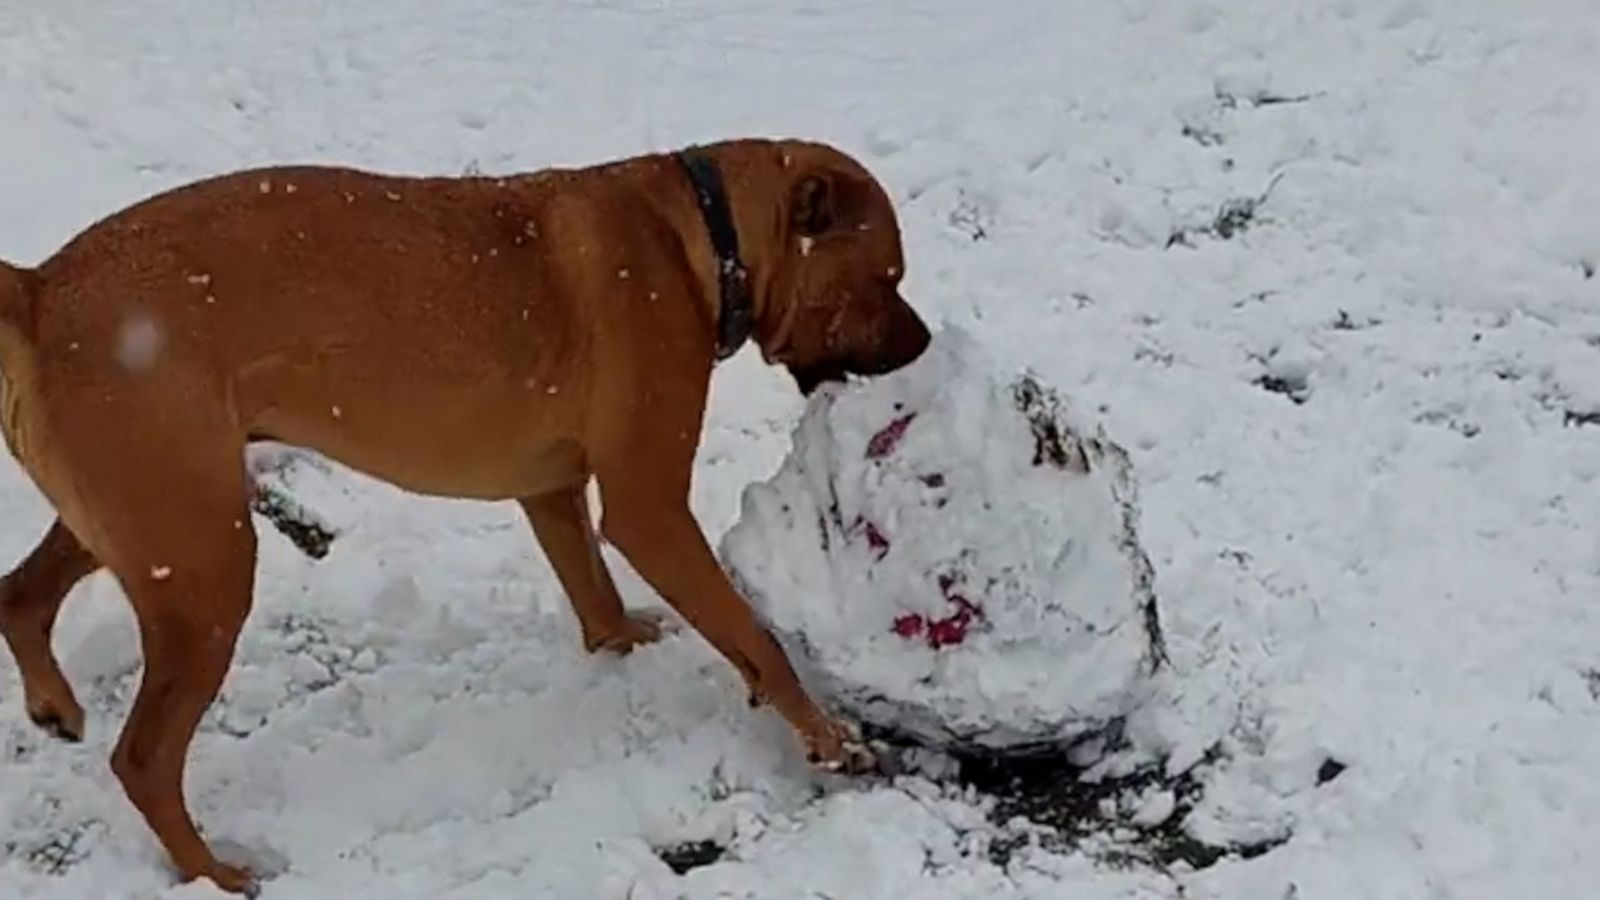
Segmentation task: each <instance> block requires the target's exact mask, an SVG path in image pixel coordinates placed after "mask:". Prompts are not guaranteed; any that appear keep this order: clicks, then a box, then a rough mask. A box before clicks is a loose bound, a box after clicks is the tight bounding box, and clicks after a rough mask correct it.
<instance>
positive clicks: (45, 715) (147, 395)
mask: <svg viewBox="0 0 1600 900" xmlns="http://www.w3.org/2000/svg"><path fill="white" fill-rule="evenodd" d="M707 152H708V153H709V154H710V155H711V156H712V158H713V159H714V160H715V161H716V164H717V166H718V168H719V169H720V170H721V171H722V173H723V175H724V178H725V180H726V182H727V188H728V194H729V198H730V203H731V206H732V209H733V213H734V219H735V222H736V225H737V229H738V232H739V237H740V241H741V247H742V256H743V258H744V261H745V263H746V265H747V266H748V267H749V270H750V274H751V283H752V285H753V287H754V298H755V299H754V312H755V331H756V339H757V341H758V343H759V344H760V345H761V349H762V352H763V354H764V355H765V356H766V357H767V358H768V359H769V360H771V361H774V362H780V363H783V364H784V365H786V366H788V367H789V368H790V370H791V371H792V372H793V373H794V375H795V377H796V379H797V381H799V383H800V384H801V386H802V389H804V390H807V391H809V390H810V389H811V388H812V387H814V386H815V384H816V383H818V382H819V381H820V380H824V379H828V378H837V377H840V376H842V375H843V374H845V373H848V372H854V373H862V374H871V373H876V372H884V371H889V370H891V369H894V368H897V367H899V366H902V365H905V364H906V363H908V362H910V361H911V360H912V359H914V358H916V357H917V356H918V355H919V354H920V353H921V352H922V350H923V348H924V347H925V346H926V344H927V341H928V333H927V329H926V328H925V327H924V326H923V324H922V322H921V321H920V320H919V319H918V317H917V316H916V314H915V313H914V312H912V311H911V308H910V307H909V306H907V305H906V304H905V302H904V301H903V300H902V299H901V298H900V296H899V294H898V291H897V284H898V282H899V280H900V276H901V274H902V273H903V270H904V262H903V259H902V256H901V247H900V238H899V232H898V227H897V224H896V222H895V217H894V212H893V209H892V207H891V204H890V202H889V199H888V197H887V195H886V194H885V193H884V192H883V190H882V189H881V187H880V186H879V185H878V184H877V183H876V182H875V181H874V180H873V179H872V177H871V176H870V175H869V174H868V173H867V172H866V171H865V170H864V169H863V168H862V167H861V166H860V165H859V164H857V163H856V162H855V161H853V160H851V159H850V158H849V157H847V156H845V155H844V154H842V153H840V152H838V151H837V150H834V149H832V148H829V147H826V146H822V145H816V144H807V143H799V142H781V143H780V142H765V141H742V142H733V143H728V144H722V145H717V146H714V147H711V148H707ZM718 304H719V300H718V289H717V279H716V272H715V268H714V261H713V257H712V251H711V247H710V243H709V239H708V237H707V232H706V228H705V225H704V223H703V221H702V219H701V215H700V212H699V210H698V209H697V207H696V205H695V203H694V198H693V194H692V191H691V188H690V185H689V183H688V181H687V179H686V178H685V176H684V174H683V172H682V171H681V169H680V168H679V166H678V164H677V163H676V161H675V160H673V159H672V158H671V157H669V156H646V157H640V158H636V159H631V160H626V161H622V162H617V163H611V164H608V165H603V166H598V167H594V168H590V169H582V170H563V171H545V172H539V173H534V174H527V175H520V176H515V177H507V178H397V177H387V176H382V175H377V174H372V173H365V172H359V171H354V170H348V169H334V168H307V167H300V168H275V169H264V170H257V171H250V172H242V173H237V174H233V175H228V176H224V177H220V178H216V179H211V180H207V181H203V182H199V183H196V184H192V185H188V186H186V187H182V188H179V189H177V190H174V191H171V192H168V193H166V194H162V195H160V196H157V197H154V198H152V199H150V200H147V201H145V202H143V203H140V204H137V205H135V206H133V207H130V208H129V209H126V210H124V211H122V212H120V213H117V214H115V215H113V216H111V217H109V218H108V219H106V220H104V221H102V222H100V223H98V224H97V225H95V226H94V227H92V228H90V229H88V230H87V231H85V232H84V233H82V234H81V235H79V236H78V237H77V238H76V239H75V240H73V241H72V242H71V243H69V244H68V245H67V246H66V247H65V248H63V249H62V250H61V251H60V252H59V253H57V254H56V255H55V256H54V257H52V258H51V259H49V260H47V261H46V262H45V263H44V264H43V265H41V266H40V267H39V268H38V269H37V270H35V271H31V272H30V271H24V270H19V269H15V268H11V267H5V268H3V269H0V369H3V371H4V375H5V385H6V392H5V401H4V404H3V407H0V408H3V413H4V415H3V417H0V421H3V424H4V431H5V436H6V440H7V443H8V446H10V448H11V449H12V452H13V454H14V455H15V456H16V457H17V459H18V460H19V461H20V463H21V464H22V466H23V467H24V468H25V469H26V470H27V472H28V474H29V475H30V476H31V477H32V479H33V480H34V482H35V483H36V484H37V485H38V486H39V488H40V489H41V490H42V491H43V493H44V494H45V495H46V496H47V497H48V498H49V500H50V502H51V503H52V505H53V506H54V507H55V509H56V511H57V513H58V515H59V520H58V521H57V522H56V523H55V524H54V525H53V526H52V527H51V529H50V531H49V533H48V534H47V535H46V536H45V538H44V540H43V541H42V542H41V543H40V545H39V547H38V548H36V549H35V551H34V552H33V554H31V555H30V556H29V557H28V558H27V559H26V560H24V561H23V563H22V564H21V565H19V566H18V567H17V569H16V570H15V571H13V572H12V573H11V574H9V575H8V576H6V578H5V580H4V581H3V582H0V634H3V635H4V636H5V638H6V640H7V642H8V644H9V645H10V647H11V649H12V652H13V655H14V656H15V658H16V660H17V664H18V667H19V669H20V670H21V673H22V678H23V684H24V687H25V691H26V693H27V708H28V711H29V714H30V716H32V717H33V718H34V719H35V721H37V722H39V723H40V724H41V725H44V726H46V727H49V728H51V729H53V730H55V731H56V732H58V733H59V734H61V735H63V736H66V737H69V738H76V737H81V735H82V731H83V718H84V717H83V711H82V708H81V707H80V706H79V705H78V703H77V701H76V699H75V698H74V697H73V694H72V690H71V688H70V686H69V685H68V684H67V683H66V680H65V679H64V678H63V677H62V676H61V671H60V667H59V665H58V663H57V661H56V659H55V657H54V655H53V654H52V652H51V650H50V646H49V639H50V630H51V627H52V625H53V623H54V621H55V618H56V614H57V612H58V611H59V608H60V605H61V601H62V598H63V597H64V596H65V595H66V593H67V591H68V590H70V589H71V587H72V585H73V584H74V583H75V582H76V581H77V580H79V579H80V578H82V577H83V576H84V575H86V574H88V573H89V572H92V571H94V570H95V569H96V568H98V567H99V566H101V565H104V566H106V567H107V568H109V569H110V571H111V572H112V573H113V574H114V575H115V576H116V578H117V579H118V582H119V583H120V585H121V586H122V588H123V590H124V592H125V593H126V594H127V596H128V599H129V601H130V602H131V604H132V606H133V609H134V612H135V613H136V615H137V617H138V621H139V625H140V630H141V640H142V644H143V649H144V656H145V672H144V677H143V682H142V685H141V688H140V691H139V694H138V696H137V698H136V700H135V703H134V707H133V710H132V712H131V713H130V715H129V719H128V722H127V725H126V727H125V728H124V730H123V733H122V735H121V738H120V740H119V741H118V744H117V747H116V750H115V752H114V753H113V756H112V766H113V768H114V769H115V771H116V773H117V775H118V777H119V778H120V779H121V781H122V784H123V786H124V788H125V789H126V791H127V793H128V796H129V798H130V799H131V800H132V802H133V803H134V804H135V805H136V806H137V807H138V808H139V810H140V811H141V812H142V813H143V814H144V816H145V818H146V820H147V821H148V822H149V824H150V826H151V828H152V829H153V830H154V832H155V833H156V835H157V836H158V837H159V838H160V840H161V841H162V843H163V845H164V846H165V847H166V849H167V850H168V852H169V853H170V855H171V857H172V859H173V862H174V863H175V865H176V867H177V869H178V870H179V873H180V874H181V875H182V877H184V878H185V879H192V878H196V877H200V876H209V877H211V878H213V879H215V880H216V881H217V882H218V883H219V884H221V885H222V886H224V887H227V888H230V889H233V890H249V889H251V888H252V886H253V881H252V880H251V878H250V876H249V875H248V874H247V873H245V872H244V871H242V870H240V869H238V868H236V867H232V866H228V865H225V864H223V863H221V862H219V861H218V860H217V859H216V858H215V856H214V855H213V854H212V852H211V850H210V849H209V847H208V846H207V845H206V843H205V842H204V841H203V840H202V839H201V837H200V836H199V834H198V832H197V831H196V829H195V826H194V823H193V821H192V819H191V818H190V816H189V814H188V811H187V808H186V806H185V803H184V799H183V793H182V778H183V770H184V760H185V757H186V755H187V750H188V746H189V742H190V740H191V738H192V735H193V733H194V729H195V726H196V725H197V723H198V722H199V720H200V717H201V715H202V714H203V713H204V711H205V709H206V708H207V706H208V705H209V704H210V703H211V701H212V699H213V698H214V696H215V694H216V691H217V689H218V687H219V685H220V684H221V682H222V680H223V678H224V677H225V675H226V672H227V669H228V666H229V665H230V662H231V659H232V654H233V647H234V643H235V641H236V639H237V636H238V632H239V629H240V627H241V626H242V624H243V622H244V620H245V618H246V617H247V615H248V613H249V610H250V604H251V595H252V590H253V578H254V571H255V561H256V560H255V532H254V529H253V527H252V524H251V521H250V515H249V510H248V500H249V490H250V486H249V485H248V483H247V479H246V475H245V470H244V467H243V463H242V454H243V452H244V449H245V446H246V444H247V443H248V442H249V441H251V440H253V439H265V438H270V439H274V440H279V441H284V442H287V443H291V444H297V445H301V446H305V447H310V448H313V449H315V450H317V451H320V452H322V453H324V454H326V455H328V456H329V457H332V458H334V459H337V460H339V461H341V462H343V463H346V464H348V465H350V466H352V467H354V468H356V469H359V470H361V471H364V472H367V473H369V474H372V475H375V476H378V477H382V478H385V479H387V480H389V481H392V482H393V483H395V484H397V485H400V486H402V487H405V488H408V489H410V490H413V491H417V492H422V493H428V494H437V495H447V496H454V497H465V498H477V499H483V500H516V501H518V502H519V503H520V504H521V505H522V508H523V509H524V511H525V513H526V514H527V516H528V519H529V521H530V524H531V526H532V530H533V531H534V533H535V534H536V536H537V539H538V541H539V543H540V545H541V546H542V547H543V548H544V550H545V552H546V554H547V555H548V557H549V558H550V560H551V563H552V566H553V567H554V569H555V570H556V572H557V575H558V576H559V578H560V581H561V583H562V585H563V587H564V589H565V591H566V593H567V594H568V597H569V599H570V600H571V602H572V605H573V608H574V611H575V612H576V614H577V617H578V620H579V623H580V625H581V627H582V631H583V640H584V643H585V645H586V646H587V647H589V648H590V649H591V650H601V649H608V650H615V651H623V652H625V651H626V650H628V649H629V648H631V647H632V646H634V645H636V644H638V643H641V642H644V641H648V640H651V639H653V638H654V637H655V635H656V633H657V630H656V626H655V625H654V624H653V623H651V622H648V621H644V620H638V619H634V618H630V617H628V616H627V615H625V614H624V612H623V608H622V604H621V601H620V599H619V598H618V596H617V591H616V588H615V586H614V585H613V583H612V581H611V578H610V576H609V574H608V573H607V572H606V570H605V566H604V565H603V563H602V562H601V558H600V555H599V551H598V545H597V536H596V534H595V532H594V529H593V527H592V525H591V520H590V518H589V511H588V507H587V505H586V503H585V502H584V491H583V489H584V486H585V485H586V484H587V483H588V482H589V481H590V480H591V479H594V480H595V481H597V482H598V484H599V487H600V491H601V494H602V497H603V499H604V506H605V516H604V521H603V522H602V524H601V531H602V532H603V533H604V535H605V536H606V537H607V538H608V539H609V540H610V541H611V542H612V543H613V544H615V545H616V546H617V548H618V549H619V550H620V551H621V552H622V553H623V554H624V555H625V556H627V557H628V559H629V561H630V562H631V563H632V564H633V565H634V566H635V567H636V568H637V569H638V570H639V571H640V572H641V573H642V574H643V575H644V576H645V577H646V578H647V579H648V580H649V581H650V583H651V584H652V586H653V587H655V589H656V590H657V591H658V592H659V593H660V594H661V595H662V596H663V597H664V598H665V599H666V600H667V601H668V602H669V603H670V604H671V605H672V606H673V607H674V608H675V609H676V610H678V611H679V612H680V613H681V614H682V615H683V616H684V618H685V619H687V620H688V622H689V623H690V624H691V625H692V626H693V627H695V628H696V629H697V630H698V631H699V632H700V633H701V634H703V635H704V636H705V637H706V638H707V639H708V640H709V641H710V642H711V643H712V644H713V645H714V646H715V647H716V648H717V649H718V650H719V651H720V652H721V653H722V654H723V655H724V656H725V657H727V658H728V659H729V661H731V662H732V663H733V664H734V665H736V666H737V667H738V669H739V670H740V671H741V672H742V673H743V675H744V677H745V679H746V681H747V682H748V685H749V688H750V691H751V695H752V697H755V698H759V699H761V700H764V701H766V702H770V703H771V704H772V705H773V706H774V707H775V708H776V709H777V710H778V711H779V712H780V713H781V714H782V715H783V716H784V717H785V718H786V719H787V720H788V721H789V722H790V723H791V724H792V725H793V727H794V729H795V731H796V734H797V736H798V737H799V739H800V740H801V741H802V742H803V744H804V745H805V746H806V748H807V750H808V751H809V753H810V754H811V755H812V756H813V757H814V758H816V759H818V760H820V761H822V762H824V763H827V764H830V765H832V766H862V765H865V764H868V763H870V758H869V757H867V756H866V755H865V754H864V751H862V750H861V749H860V748H859V747H858V746H857V745H856V744H855V743H854V742H853V741H852V739H851V736H850V730H849V729H848V728H847V727H846V726H845V725H843V724H842V723H840V722H838V721H836V720H834V719H832V718H830V717H829V716H828V715H826V714H825V713H824V712H822V710H820V709H819V708H818V707H817V706H816V704H815V703H814V702H813V701H812V699H811V698H810V697H808V696H807V695H806V692H805V691H804V690H803V689H802V688H801V686H800V685H799V683H798V681H797V680H796V678H795V675H794V672H793V670H792V668H791V667H790V664H789V662H788V660H787V659H786V658H785V657H784V654H783V652H782V651H781V650H780V649H779V647H778V645H777V644H776V642H775V641H774V640H773V639H772V637H771V635H770V634H769V633H768V632H767V630H766V629H765V628H764V627H762V626H761V625H760V623H758V622H757V621H756V619H755V617H754V616H753V615H752V613H751V611H750V609H749V608H748V606H747V605H746V604H745V602H744V601H743V600H742V599H741V598H740V597H739V596H738V595H737V594H736V593H735V592H734V590H733V588H732V587H731V585H730V584H729V583H728V580H727V578H726V577H725V575H724V574H723V573H722V571H721V570H720V568H719V567H718V565H717V562H716V559H715V557H714V556H713V554H712V552H711V550H710V548H709V547H708V546H707V544H706V541H705V538H704V536H703V535H702V533H701V532H700V530H699V528H698V526H697V525H696V524H695V522H694V520H693V518H692V516H691V515H690V513H689V507H688V493H689V480H690V474H691V471H692V467H693V461H694V455H695V451H696V448H697V445H698V442H699V436H700V430H701V424H702V418H703V416H704V412H705V401H706V389H707V386H708V383H709V378H710V374H711V368H712V365H713V359H714V351H715V332H716V329H715V323H716V317H717V310H718Z"/></svg>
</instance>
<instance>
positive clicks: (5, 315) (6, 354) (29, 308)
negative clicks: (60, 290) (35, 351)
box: [0, 260, 38, 359]
mask: <svg viewBox="0 0 1600 900" xmlns="http://www.w3.org/2000/svg"><path fill="white" fill-rule="evenodd" d="M37 281H38V276H37V275H35V274H34V273H33V272H32V271H30V270H28V269H19V268H17V267H16V266H13V265H10V264H9V263H6V262H4V261H3V260H0V359H5V358H10V357H14V356H15V354H16V353H17V352H18V351H19V350H21V349H22V348H23V347H25V346H27V345H30V344H32V342H33V296H34V291H35V288H36V287H37Z"/></svg>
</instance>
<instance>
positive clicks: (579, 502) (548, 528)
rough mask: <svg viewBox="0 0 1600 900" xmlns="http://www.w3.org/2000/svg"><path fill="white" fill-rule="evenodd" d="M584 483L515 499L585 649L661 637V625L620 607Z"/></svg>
mask: <svg viewBox="0 0 1600 900" xmlns="http://www.w3.org/2000/svg"><path fill="white" fill-rule="evenodd" d="M584 487H585V486H584V485H582V484H580V485H578V486H575V487H570V488H562V489H560V490H556V491H552V492H550V493H547V494H541V495H539V496H536V497H524V498H523V499H522V500H521V501H519V502H520V503H521V504H522V510H523V512H524V513H525V514H526V515H527V517H528V521H529V522H530V523H531V524H532V525H533V532H534V534H535V535H536V536H537V537H538V539H539V546H540V547H542V548H543V549H544V553H545V556H546V557H548V558H549V560H550V565H551V567H552V568H554V569H555V571H556V577H557V578H558V579H560V581H561V587H562V589H563V590H565V591H566V594H567V600H568V602H570V603H571V604H572V611H573V612H574V613H576V614H577V616H578V625H579V627H580V628H581V629H582V630H583V646H584V649H586V650H588V651H589V652H590V653H595V652H598V651H602V650H605V651H610V652H613V653H627V652H628V651H630V650H632V649H633V648H634V647H637V646H638V645H640V644H648V643H650V642H651V641H654V640H656V639H657V638H658V637H660V636H661V627H660V624H659V623H657V622H655V621H653V620H651V619H649V618H646V617H643V616H637V615H629V614H628V613H627V611H626V610H624V609H623V606H622V597H621V595H619V594H618V593H617V586H616V584H615V583H614V582H613V581H612V580H611V573H610V572H608V571H607V570H606V564H605V560H604V559H603V558H601V556H600V545H599V541H598V539H597V536H596V535H595V531H594V522H593V520H592V519H591V518H590V515H589V500H588V497H587V495H586V494H585V491H584Z"/></svg>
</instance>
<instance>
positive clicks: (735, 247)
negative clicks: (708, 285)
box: [677, 148, 752, 360]
mask: <svg viewBox="0 0 1600 900" xmlns="http://www.w3.org/2000/svg"><path fill="white" fill-rule="evenodd" d="M677 157H678V162H679V163H680V164H682V165H683V170H684V172H685V173H687V174H688V176H689V182H690V184H692V185H694V196H695V200H696V201H698V203H699V206H700V215H701V217H702V218H703V219H705V223H706V231H707V232H709V233H710V235H711V251H712V252H713V253H714V254H716V258H717V283H718V286H719V287H720V288H721V295H722V303H721V309H720V311H719V312H718V313H717V359H719V360H723V359H727V358H728V357H730V356H732V355H733V354H734V353H736V352H738V350H739V348H740V347H742V346H744V342H745V341H747V340H749V339H750V331H751V321H750V318H751V315H752V310H751V303H750V273H749V272H748V271H747V270H746V269H745V267H744V263H743V262H742V261H740V259H739V231H738V229H736V228H735V227H734V225H733V211H732V210H731V209H729V208H728V194H727V191H726V190H725V189H724V188H723V185H722V174H721V173H720V172H718V171H717V167H716V165H715V164H713V163H712V162H711V159H710V157H708V156H706V155H705V153H703V152H701V151H700V150H698V149H695V148H690V149H688V150H684V151H682V152H681V153H678V154H677Z"/></svg>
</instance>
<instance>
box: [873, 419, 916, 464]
mask: <svg viewBox="0 0 1600 900" xmlns="http://www.w3.org/2000/svg"><path fill="white" fill-rule="evenodd" d="M916 417H917V414H916V413H914V412H910V413H906V414H905V415H903V416H901V417H899V418H898V419H895V420H894V421H892V422H890V423H889V424H887V425H885V426H883V428H881V429H879V430H878V433H877V434H875V435H873V436H872V440H870V441H867V459H883V458H884V457H885V456H888V455H889V454H891V453H893V452H894V448H896V447H898V446H900V439H901V438H903V437H905V436H906V428H908V427H910V425H911V420H912V419H915V418H916Z"/></svg>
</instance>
